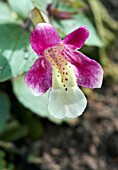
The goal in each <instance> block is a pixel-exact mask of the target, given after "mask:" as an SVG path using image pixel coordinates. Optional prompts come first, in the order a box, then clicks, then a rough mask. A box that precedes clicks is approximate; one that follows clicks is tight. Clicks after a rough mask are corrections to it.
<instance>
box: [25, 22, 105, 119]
mask: <svg viewBox="0 0 118 170" xmlns="http://www.w3.org/2000/svg"><path fill="white" fill-rule="evenodd" d="M88 36H89V32H88V30H87V28H86V26H81V27H79V28H78V29H76V30H75V31H73V32H72V33H70V34H69V35H67V36H66V37H65V38H64V40H61V39H60V36H59V34H58V33H57V31H56V30H55V29H54V28H53V26H52V25H51V24H47V23H40V24H38V25H37V26H36V27H35V29H34V31H32V33H31V37H30V43H31V46H32V48H33V50H34V51H35V53H36V54H37V55H38V56H39V57H38V59H37V60H36V61H35V63H34V64H33V66H32V67H31V69H30V70H29V71H28V72H27V74H26V76H25V83H26V85H27V86H28V88H29V89H30V91H31V92H32V93H33V94H34V95H35V96H40V95H42V94H44V93H46V91H47V90H48V89H50V91H49V99H48V110H49V112H50V114H51V115H53V116H54V117H56V118H59V119H62V118H64V117H68V118H75V117H77V116H79V115H81V114H82V113H83V111H84V109H85V108H86V104H87V100H86V97H85V96H84V94H83V92H82V91H81V90H80V88H79V87H78V85H79V86H83V87H87V88H100V87H101V84H102V79H103V70H102V68H101V66H100V64H99V63H97V62H96V61H95V60H92V59H90V58H88V57H87V56H85V55H84V54H82V53H81V52H79V51H78V49H80V48H81V47H82V46H83V44H84V42H85V41H86V39H87V38H88Z"/></svg>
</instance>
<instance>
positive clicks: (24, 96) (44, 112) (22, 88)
mask: <svg viewBox="0 0 118 170" xmlns="http://www.w3.org/2000/svg"><path fill="white" fill-rule="evenodd" d="M12 84H13V91H14V93H15V95H16V97H17V98H18V100H19V101H20V102H21V103H22V104H23V105H24V106H25V107H27V108H29V109H30V110H31V111H32V112H34V113H36V114H38V115H40V116H41V117H47V118H48V119H50V120H51V121H53V122H55V123H61V122H62V121H63V120H60V119H56V118H54V117H52V116H51V115H50V113H49V111H48V108H47V105H48V94H49V91H48V92H47V93H46V94H44V95H41V96H39V97H36V96H34V95H33V94H32V93H31V92H30V91H29V89H28V88H27V87H26V84H25V82H24V76H20V77H17V78H16V79H14V80H13V81H12Z"/></svg>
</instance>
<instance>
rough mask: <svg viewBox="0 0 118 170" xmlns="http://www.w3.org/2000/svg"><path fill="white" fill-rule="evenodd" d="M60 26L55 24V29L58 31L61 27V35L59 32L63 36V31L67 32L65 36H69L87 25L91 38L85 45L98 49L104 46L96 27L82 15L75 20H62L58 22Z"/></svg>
mask: <svg viewBox="0 0 118 170" xmlns="http://www.w3.org/2000/svg"><path fill="white" fill-rule="evenodd" d="M53 23H54V22H52V24H53ZM58 25H59V26H58ZM58 25H57V24H55V25H54V26H56V27H55V28H57V29H58V30H59V27H61V29H62V30H61V33H60V32H59V33H60V35H62V31H63V32H65V35H67V34H69V33H70V32H72V31H74V30H75V29H77V28H78V27H80V26H82V25H85V26H87V28H88V30H89V32H90V35H89V38H88V39H87V41H86V43H85V44H86V45H90V46H98V47H102V46H103V43H102V41H101V40H100V38H99V36H98V34H97V32H96V30H95V28H94V26H93V25H92V23H91V22H90V20H89V19H88V18H87V17H86V16H84V15H82V14H78V15H75V16H74V18H73V19H67V20H60V21H59V22H58ZM63 38H64V37H63Z"/></svg>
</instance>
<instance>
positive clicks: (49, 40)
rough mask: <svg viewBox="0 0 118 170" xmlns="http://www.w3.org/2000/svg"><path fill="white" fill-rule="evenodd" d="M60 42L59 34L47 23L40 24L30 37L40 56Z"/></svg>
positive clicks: (34, 48)
mask: <svg viewBox="0 0 118 170" xmlns="http://www.w3.org/2000/svg"><path fill="white" fill-rule="evenodd" d="M60 42H61V39H60V36H59V34H58V32H57V31H56V30H55V29H54V28H53V26H52V25H50V24H47V23H40V24H38V25H37V26H36V27H35V29H34V31H32V33H31V37H30V43H31V46H32V48H33V50H34V51H35V52H36V53H37V54H38V55H39V54H42V53H43V51H44V50H45V49H46V48H49V47H52V46H55V45H57V44H58V43H60Z"/></svg>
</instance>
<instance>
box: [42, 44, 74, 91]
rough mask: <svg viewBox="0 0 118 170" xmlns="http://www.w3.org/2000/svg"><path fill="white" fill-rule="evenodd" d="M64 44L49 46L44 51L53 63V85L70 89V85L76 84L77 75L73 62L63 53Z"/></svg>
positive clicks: (66, 89)
mask: <svg viewBox="0 0 118 170" xmlns="http://www.w3.org/2000/svg"><path fill="white" fill-rule="evenodd" d="M63 50H64V45H63V44H59V45H57V46H54V47H51V48H48V49H46V50H45V51H44V56H45V57H46V58H47V60H48V61H49V62H50V63H51V65H52V69H53V81H52V86H53V87H54V88H64V89H65V91H68V87H74V86H75V85H76V77H75V73H74V70H73V69H72V66H71V64H70V63H69V62H68V61H67V60H66V59H65V57H64V56H63V55H62V51H63Z"/></svg>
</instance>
